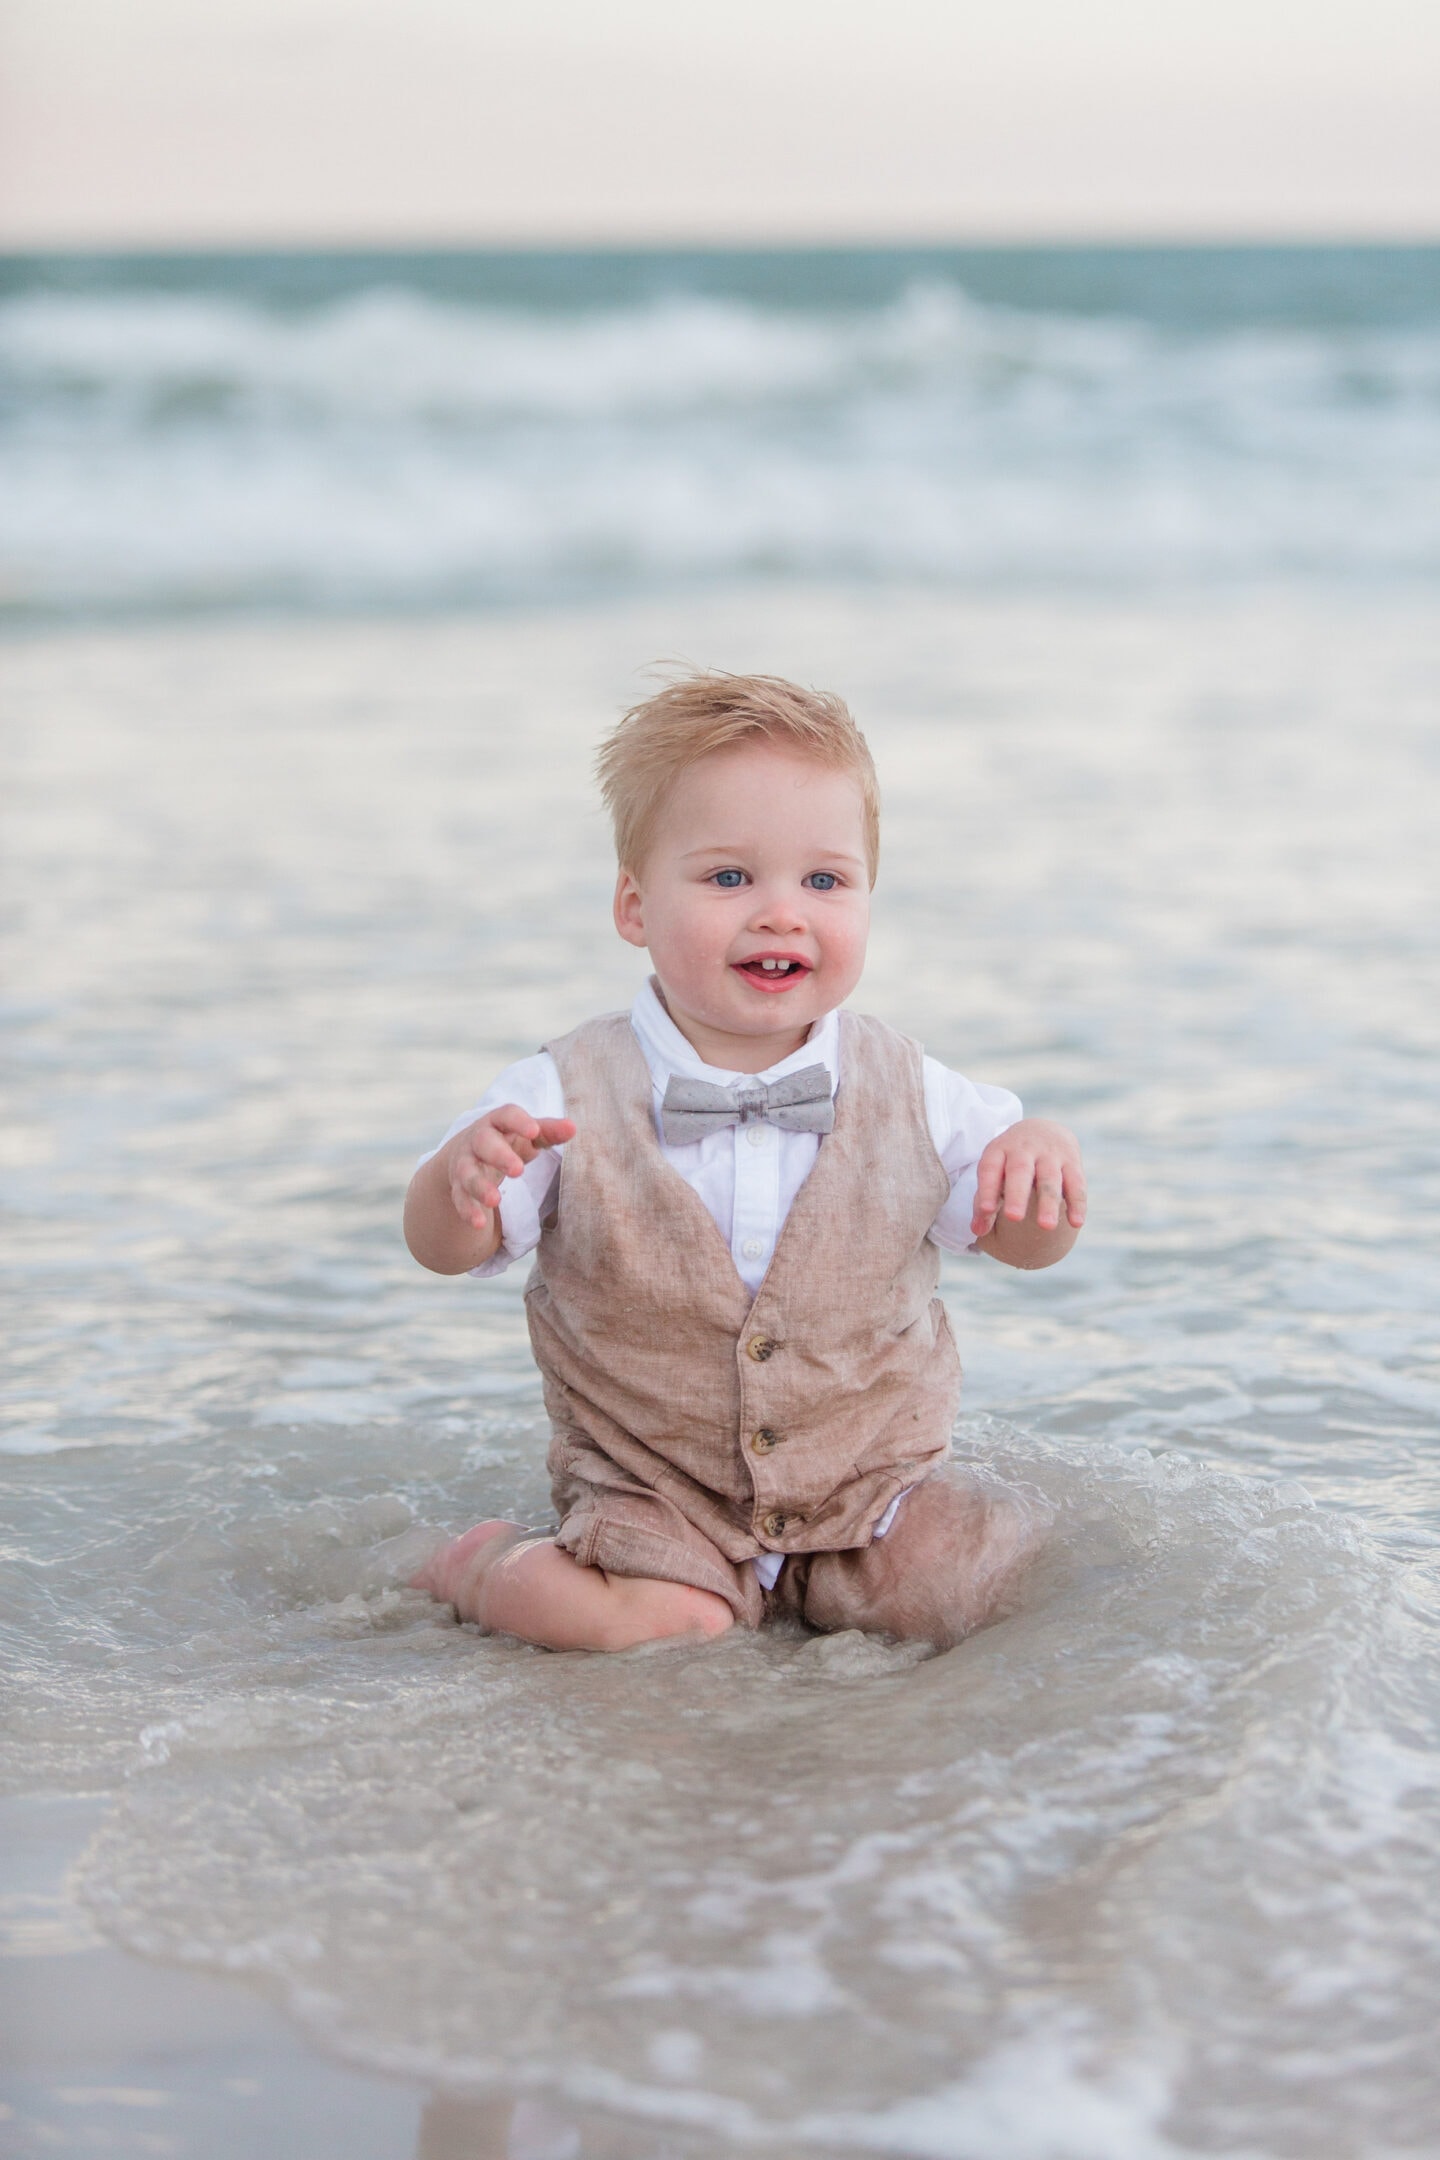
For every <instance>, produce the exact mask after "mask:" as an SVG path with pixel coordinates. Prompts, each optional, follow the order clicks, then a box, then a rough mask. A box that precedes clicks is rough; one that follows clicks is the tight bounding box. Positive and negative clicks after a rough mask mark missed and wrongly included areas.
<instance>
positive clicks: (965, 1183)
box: [427, 982, 1021, 1295]
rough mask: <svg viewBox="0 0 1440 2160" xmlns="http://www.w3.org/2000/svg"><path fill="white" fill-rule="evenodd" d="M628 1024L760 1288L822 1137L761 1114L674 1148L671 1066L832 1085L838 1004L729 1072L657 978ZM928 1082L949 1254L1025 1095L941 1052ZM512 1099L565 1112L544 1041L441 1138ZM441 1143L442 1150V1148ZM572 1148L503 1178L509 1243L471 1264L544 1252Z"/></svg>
mask: <svg viewBox="0 0 1440 2160" xmlns="http://www.w3.org/2000/svg"><path fill="white" fill-rule="evenodd" d="M630 1024H631V1026H632V1027H633V1028H634V1030H635V1036H636V1040H637V1041H638V1042H639V1045H640V1048H641V1050H642V1051H643V1053H644V1056H645V1063H646V1064H647V1065H648V1066H649V1068H650V1079H651V1085H652V1089H653V1098H654V1111H655V1130H656V1135H657V1137H658V1139H659V1141H660V1150H661V1153H662V1154H663V1155H664V1157H665V1160H666V1161H667V1162H668V1163H670V1164H671V1165H672V1167H673V1168H674V1169H676V1170H678V1171H679V1173H680V1175H681V1177H683V1178H684V1180H685V1182H686V1184H687V1185H689V1186H690V1187H691V1188H692V1189H693V1190H694V1191H695V1192H696V1193H697V1194H698V1195H699V1197H700V1198H701V1199H702V1200H703V1201H704V1203H705V1206H706V1207H707V1209H708V1210H709V1212H710V1214H711V1216H712V1217H713V1218H714V1222H715V1226H716V1228H717V1229H718V1230H719V1232H720V1235H721V1236H722V1237H723V1238H724V1240H725V1242H726V1244H727V1245H728V1246H729V1247H730V1251H731V1254H732V1256H733V1258H734V1261H735V1266H736V1269H737V1271H738V1273H739V1275H740V1279H741V1281H742V1282H743V1283H744V1284H745V1286H746V1288H747V1289H748V1290H749V1291H750V1292H751V1294H752V1295H753V1294H754V1293H755V1292H756V1291H757V1290H758V1289H759V1288H760V1284H761V1282H762V1280H763V1279H764V1275H765V1270H766V1269H767V1268H768V1267H769V1265H770V1260H771V1256H772V1255H773V1253H774V1251H775V1245H776V1241H777V1240H778V1238H779V1236H780V1232H781V1230H782V1229H783V1228H784V1227H785V1218H786V1216H787V1215H788V1214H789V1213H790V1209H791V1206H792V1205H793V1203H794V1199H795V1195H796V1194H797V1193H798V1192H799V1190H800V1187H801V1186H802V1185H803V1184H804V1182H805V1180H806V1178H807V1177H808V1176H809V1174H810V1172H811V1170H812V1169H813V1167H814V1163H815V1157H816V1155H817V1153H818V1152H819V1147H820V1135H819V1134H818V1133H807V1132H782V1131H781V1130H780V1129H779V1127H778V1126H775V1125H769V1124H766V1123H764V1122H763V1121H752V1122H751V1123H749V1124H745V1125H730V1126H726V1127H725V1128H724V1129H723V1130H722V1131H720V1132H714V1133H709V1134H707V1135H706V1137H705V1138H704V1139H703V1140H693V1141H690V1142H688V1143H686V1144H685V1145H684V1146H678V1147H672V1146H671V1145H670V1144H669V1143H668V1142H667V1141H666V1139H665V1137H664V1133H663V1130H662V1128H661V1123H660V1104H661V1099H662V1098H663V1096H664V1093H665V1089H666V1087H667V1085H668V1084H669V1080H670V1076H671V1074H672V1073H679V1074H680V1075H682V1077H684V1078H686V1079H696V1080H711V1081H718V1082H721V1083H723V1084H724V1085H725V1086H728V1087H733V1086H734V1085H735V1084H736V1082H737V1081H745V1080H755V1079H760V1080H778V1079H779V1078H780V1077H781V1076H782V1075H783V1074H785V1073H792V1072H800V1071H803V1070H804V1068H805V1067H806V1066H807V1065H816V1064H821V1065H824V1066H825V1067H826V1069H827V1070H828V1072H829V1074H830V1084H831V1091H832V1093H833V1091H834V1089H835V1088H837V1087H838V1086H839V1085H840V1084H841V1083H842V1081H843V1079H844V1074H843V1073H842V1072H841V1070H840V1018H839V1014H838V1013H833V1012H831V1013H827V1014H826V1015H825V1017H824V1019H823V1020H819V1021H817V1022H816V1024H815V1025H814V1027H812V1028H811V1030H810V1036H809V1039H808V1041H806V1042H804V1043H802V1044H801V1046H800V1048H799V1049H798V1050H796V1051H794V1052H793V1053H792V1054H791V1055H790V1056H789V1057H787V1058H782V1059H781V1060H780V1062H779V1064H778V1065H768V1066H767V1067H766V1068H765V1071H764V1072H763V1073H758V1074H757V1073H737V1072H726V1071H724V1070H723V1069H722V1068H720V1067H719V1066H715V1065H706V1064H704V1063H702V1061H701V1059H700V1058H699V1056H698V1055H697V1054H696V1052H695V1050H694V1049H693V1048H692V1047H691V1045H690V1044H689V1043H688V1042H687V1041H686V1039H685V1037H684V1036H683V1035H682V1034H681V1032H680V1030H679V1028H677V1027H676V1025H675V1023H674V1021H673V1020H672V1019H671V1018H670V1015H669V1013H667V1012H666V1010H665V1007H664V1006H663V1005H662V1004H661V1002H660V999H659V997H658V995H657V994H656V990H655V987H654V984H653V982H649V983H647V984H646V985H645V988H644V989H643V990H642V991H641V992H640V995H639V996H638V997H637V998H636V1000H635V1003H634V1005H633V1006H632V1007H631V1009H630ZM924 1084H925V1117H926V1122H927V1124H928V1125H929V1127H930V1137H931V1139H932V1140H933V1141H934V1143H935V1152H936V1154H937V1155H938V1156H939V1157H940V1160H941V1162H942V1163H943V1164H944V1166H945V1170H946V1173H947V1174H948V1176H949V1179H950V1197H949V1199H948V1200H947V1201H946V1202H945V1204H944V1206H943V1207H942V1208H941V1210H940V1212H939V1214H938V1215H937V1216H936V1218H935V1220H934V1222H933V1223H932V1224H931V1226H930V1236H931V1237H932V1238H933V1239H934V1241H935V1243H936V1244H937V1245H938V1246H940V1248H941V1250H942V1251H944V1252H955V1253H959V1252H970V1251H971V1250H973V1247H974V1242H975V1241H974V1239H973V1238H972V1237H971V1235H970V1218H971V1215H972V1214H973V1212H974V1207H975V1182H976V1172H977V1167H978V1165H979V1161H980V1157H981V1155H982V1154H983V1153H984V1152H985V1149H986V1148H987V1146H988V1145H989V1143H990V1142H991V1141H992V1140H993V1139H994V1138H995V1135H996V1134H997V1133H1002V1132H1004V1131H1005V1129H1006V1128H1007V1126H1010V1125H1013V1124H1014V1123H1015V1121H1016V1119H1017V1118H1018V1117H1019V1116H1020V1115H1021V1110H1020V1104H1019V1101H1018V1100H1017V1098H1016V1097H1015V1096H1014V1095H1012V1094H1011V1093H1010V1091H1009V1089H1008V1088H998V1087H987V1086H985V1084H984V1083H983V1082H981V1081H977V1080H966V1079H964V1078H963V1077H962V1076H961V1074H959V1073H956V1072H951V1071H950V1070H949V1068H948V1067H947V1066H944V1065H941V1064H940V1063H939V1062H938V1061H937V1060H936V1059H935V1058H931V1057H927V1058H926V1059H925V1063H924ZM502 1103H518V1104H519V1105H520V1107H521V1109H522V1110H528V1111H529V1113H530V1115H531V1116H532V1117H536V1118H547V1117H554V1118H559V1117H564V1116H565V1114H566V1111H565V1094H564V1090H563V1089H562V1087H561V1085H560V1074H559V1072H558V1071H557V1069H556V1065H555V1060H554V1059H553V1058H552V1057H551V1056H550V1054H549V1052H548V1051H545V1050H541V1051H539V1052H538V1053H537V1054H536V1055H535V1056H534V1057H527V1058H520V1059H519V1060H518V1061H517V1062H516V1063H515V1064H514V1065H507V1066H506V1068H505V1070H504V1072H502V1073H501V1074H500V1076H499V1078H498V1079H497V1080H496V1081H495V1082H494V1084H493V1085H492V1086H491V1087H488V1088H487V1089H486V1090H485V1093H484V1094H483V1095H482V1096H481V1098H480V1100H479V1102H478V1103H477V1104H476V1105H475V1107H474V1109H473V1110H467V1111H466V1112H465V1114H464V1116H463V1117H458V1118H456V1120H455V1122H454V1124H453V1125H452V1126H451V1127H450V1129H449V1131H448V1132H447V1133H446V1134H445V1136H444V1138H443V1139H442V1140H441V1141H440V1143H439V1147H444V1145H445V1142H446V1141H447V1140H451V1139H453V1138H454V1136H455V1134H456V1133H458V1132H463V1131H464V1129H465V1127H466V1126H467V1125H473V1124H474V1122H475V1120H476V1119H477V1118H479V1117H483V1116H484V1115H485V1113H486V1111H487V1110H498V1109H499V1108H500V1106H501V1105H502ZM439 1147H437V1148H436V1149H434V1150H432V1153H438V1152H439ZM563 1154H564V1148H563V1147H556V1148H549V1149H546V1150H544V1151H542V1153H541V1154H539V1155H537V1156H536V1158H535V1160H534V1162H532V1163H530V1164H528V1165H527V1166H526V1169H525V1172H524V1175H523V1176H522V1177H518V1178H507V1179H506V1180H505V1181H504V1183H503V1184H502V1186H501V1189H500V1232H501V1241H500V1246H499V1249H498V1251H497V1252H496V1254H495V1256H494V1258H493V1259H492V1260H488V1261H487V1262H486V1263H485V1265H484V1266H483V1267H478V1268H472V1270H471V1273H472V1274H474V1275H482V1276H484V1275H499V1274H501V1273H503V1271H504V1270H505V1269H506V1268H508V1267H510V1266H512V1265H513V1264H514V1262H515V1261H517V1260H523V1259H524V1257H525V1255H526V1254H527V1253H531V1252H533V1251H534V1250H535V1247H536V1246H537V1245H538V1244H539V1242H540V1218H541V1216H542V1215H543V1214H544V1213H545V1209H546V1204H547V1202H548V1200H549V1197H550V1194H551V1191H552V1190H553V1188H554V1184H555V1180H556V1178H557V1177H558V1176H559V1174H560V1161H559V1158H560V1157H561V1156H562V1155H563ZM427 1159H428V1158H427Z"/></svg>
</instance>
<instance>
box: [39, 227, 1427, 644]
mask: <svg viewBox="0 0 1440 2160" xmlns="http://www.w3.org/2000/svg"><path fill="white" fill-rule="evenodd" d="M0 459H3V463H4V468H5V472H6V487H5V491H4V495H3V498H0V608H3V609H4V610H5V612H6V613H7V614H8V615H9V616H10V617H11V618H12V619H14V618H18V619H20V620H33V619H35V618H36V617H40V618H47V617H49V618H53V617H54V616H56V615H57V614H58V615H75V614H79V615H90V616H94V615H97V614H99V615H104V616H108V617H114V616H116V615H124V614H127V613H133V612H138V613H142V614H149V615H154V614H157V613H159V614H164V613H170V612H174V611H177V610H178V611H189V610H196V609H201V610H235V609H243V608H246V607H255V606H264V607H267V608H272V609H273V608H283V609H287V610H296V609H300V610H305V609H317V608H319V609H324V610H327V611H337V610H338V611H352V612H353V611H357V610H364V609H367V608H383V609H388V610H394V609H397V608H405V609H414V608H436V607H446V606H454V605H483V606H496V605H504V604H511V603H522V604H525V605H544V604H547V603H548V602H551V601H555V600H561V601H564V600H573V599H575V598H578V597H594V598H619V597H623V596H624V595H625V594H627V593H635V592H641V591H662V590H667V589H668V590H674V589H677V588H678V589H684V588H694V587H697V586H706V585H714V584H717V583H725V582H730V581H733V580H735V579H737V578H739V579H745V580H748V581H751V582H757V583H767V582H773V581H776V580H779V581H783V582H790V583H794V582H797V581H802V582H803V581H807V580H814V579H817V578H819V579H830V580H834V579H839V580H841V581H843V582H845V583H847V584H854V585H859V586H867V585H872V584H876V583H879V584H889V585H899V584H906V583H909V584H913V583H915V582H917V581H918V582H922V583H932V584H935V585H937V586H942V587H952V586H957V585H958V586H962V587H966V588H968V589H979V590H1006V591H1012V590H1035V589H1047V590H1056V589H1079V590H1084V591H1105V590H1133V589H1137V588H1141V589H1156V588H1159V589H1172V590H1173V589H1175V588H1176V587H1177V586H1180V585H1185V584H1193V583H1196V582H1200V583H1205V584H1209V585H1217V584H1218V585H1229V586H1232V587H1234V586H1237V585H1240V584H1244V583H1248V582H1253V581H1254V580H1256V579H1266V580H1268V579H1273V578H1284V579H1288V580H1296V579H1301V580H1305V581H1308V582H1317V581H1318V582H1326V583H1336V582H1341V583H1350V582H1355V581H1360V582H1364V583H1367V584H1377V583H1379V584H1394V583H1406V584H1409V585H1411V586H1414V585H1416V584H1423V583H1426V582H1429V581H1433V580H1434V578H1435V576H1436V574H1437V572H1440V249H1436V248H1433V247H1431V248H1421V247H1415V248H1398V247H1396V248H1385V247H1376V248H1339V247H1337V248H1318V247H1317V248H1232V249H1173V248H1172V249H1162V248H1132V249H1122V248H1114V249H1084V248H1076V249H1053V248H1052V249H1044V248H1036V249H994V250H956V249H949V250H947V249H931V250H927V249H915V250H865V249H859V250H833V251H825V250H817V251H808V252H793V253H785V252H776V253H755V252H751V253H724V252H716V253H666V252H653V253H617V254H603V253H600V254H565V253H557V254H535V253H524V252H516V253H513V254H498V253H492V254H464V253H456V254H429V255H403V254H392V255H384V254H358V255H303V254H299V255H288V256H284V255H272V256H233V257H231V256H177V257H173V258H172V257H163V258H162V257H127V256H117V257H76V258H68V257H36V258H33V259H18V258H10V259H9V260H8V261H5V262H3V263H0Z"/></svg>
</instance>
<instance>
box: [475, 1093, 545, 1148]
mask: <svg viewBox="0 0 1440 2160" xmlns="http://www.w3.org/2000/svg"><path fill="white" fill-rule="evenodd" d="M480 1123H481V1125H489V1126H491V1127H493V1129H494V1130H495V1131H496V1132H503V1133H510V1134H518V1135H519V1137H520V1138H521V1139H522V1140H533V1139H534V1138H535V1135H536V1134H537V1133H538V1132H539V1130H540V1121H539V1119H538V1118H533V1117H531V1115H530V1112H529V1111H528V1110H522V1109H521V1107H520V1105H519V1103H513V1102H507V1103H502V1104H501V1105H500V1108H499V1109H498V1110H491V1111H490V1112H489V1113H488V1114H487V1115H486V1116H485V1117H483V1118H482V1119H481V1121H480ZM477 1129H478V1128H477Z"/></svg>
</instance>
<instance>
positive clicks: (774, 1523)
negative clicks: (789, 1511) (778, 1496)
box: [760, 1509, 789, 1537]
mask: <svg viewBox="0 0 1440 2160" xmlns="http://www.w3.org/2000/svg"><path fill="white" fill-rule="evenodd" d="M788 1520H789V1518H788V1516H785V1515H782V1514H781V1513H780V1512H779V1510H778V1509H777V1510H776V1512H775V1513H774V1514H773V1515H767V1516H766V1517H765V1520H764V1522H762V1523H761V1525H760V1528H761V1529H762V1530H763V1531H764V1533H765V1535H766V1537H783V1536H784V1534H785V1525H786V1522H787V1521H788Z"/></svg>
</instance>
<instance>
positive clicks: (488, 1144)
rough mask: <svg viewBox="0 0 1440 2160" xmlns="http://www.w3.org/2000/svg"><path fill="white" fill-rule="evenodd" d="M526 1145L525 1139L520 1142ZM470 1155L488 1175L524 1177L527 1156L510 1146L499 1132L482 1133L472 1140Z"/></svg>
mask: <svg viewBox="0 0 1440 2160" xmlns="http://www.w3.org/2000/svg"><path fill="white" fill-rule="evenodd" d="M520 1145H521V1146H523V1145H524V1143H523V1141H522V1142H521V1143H520ZM470 1156H471V1160H472V1161H473V1162H477V1163H478V1164H479V1165H480V1168H481V1170H482V1172H483V1173H484V1174H485V1175H486V1176H487V1177H502V1178H507V1177H523V1176H524V1174H525V1157H523V1156H522V1155H521V1154H520V1152H519V1148H518V1147H510V1146H509V1145H507V1143H506V1142H505V1141H504V1140H503V1139H502V1138H501V1137H500V1135H499V1133H482V1134H479V1135H477V1137H476V1138H475V1139H474V1140H473V1141H472V1142H471V1148H470Z"/></svg>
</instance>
